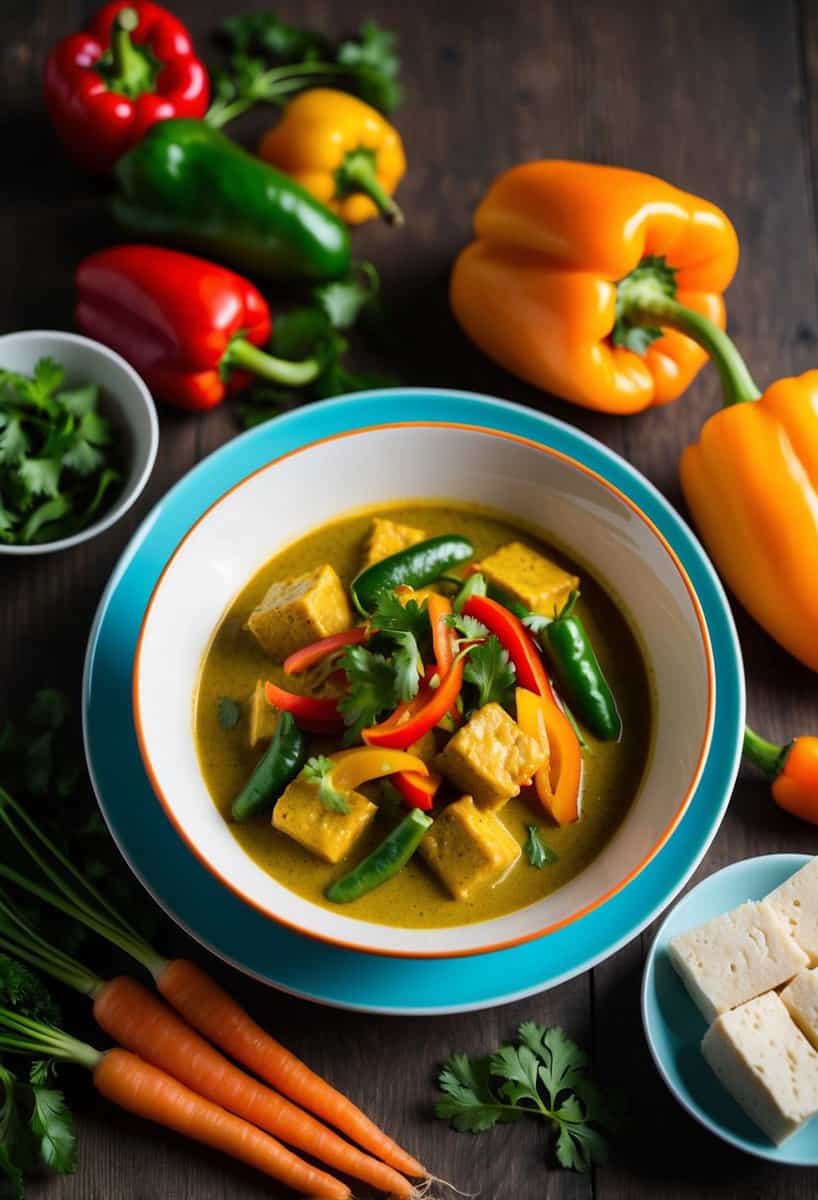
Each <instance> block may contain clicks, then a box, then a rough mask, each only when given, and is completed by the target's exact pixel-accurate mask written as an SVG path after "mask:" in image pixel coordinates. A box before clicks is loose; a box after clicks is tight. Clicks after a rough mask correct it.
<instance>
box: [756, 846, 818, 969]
mask: <svg viewBox="0 0 818 1200" xmlns="http://www.w3.org/2000/svg"><path fill="white" fill-rule="evenodd" d="M766 899H767V903H768V904H770V905H772V907H773V908H774V909H775V911H776V912H777V913H778V915H779V916H780V917H781V918H782V920H783V921H784V923H785V924H786V926H787V928H788V929H789V931H790V933H791V934H792V936H793V937H794V938H795V940H796V942H797V943H798V945H799V946H800V947H801V949H802V950H803V951H804V953H805V954H806V955H807V957H808V958H809V961H810V966H813V967H814V966H816V964H818V858H814V859H813V860H812V862H810V863H807V865H806V866H805V867H802V868H801V870H800V871H796V873H795V874H794V875H792V876H790V878H789V879H788V880H787V881H786V883H782V884H781V886H780V887H777V888H776V889H775V891H774V892H770V894H769V896H767V897H766Z"/></svg>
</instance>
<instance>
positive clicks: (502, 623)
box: [463, 596, 556, 704]
mask: <svg viewBox="0 0 818 1200" xmlns="http://www.w3.org/2000/svg"><path fill="white" fill-rule="evenodd" d="M463 612H464V613H465V614H466V615H467V616H469V617H474V618H475V619H476V620H478V621H480V622H482V624H483V625H485V627H486V629H488V631H489V633H493V634H494V635H495V636H496V637H497V638H498V639H499V641H500V642H501V644H502V646H503V648H504V649H505V650H507V651H508V656H509V658H510V659H511V661H512V663H513V664H514V670H515V671H516V672H517V683H518V684H519V685H520V687H524V688H528V690H529V691H530V692H535V693H536V694H537V695H538V696H549V697H550V698H551V700H553V701H554V703H555V704H556V697H555V695H554V691H553V688H552V687H551V684H550V682H549V680H548V676H547V675H546V673H545V667H544V666H543V662H542V659H541V658H540V655H539V651H538V650H537V647H536V645H535V643H534V639H533V638H532V637H531V635H530V634H529V632H528V630H527V629H526V627H525V625H523V623H522V621H521V620H520V619H519V617H515V615H514V613H513V612H509V610H508V609H507V608H505V607H504V606H503V605H502V604H500V603H499V602H498V601H497V600H492V599H490V597H488V596H469V598H468V600H467V601H466V603H465V604H464V605H463Z"/></svg>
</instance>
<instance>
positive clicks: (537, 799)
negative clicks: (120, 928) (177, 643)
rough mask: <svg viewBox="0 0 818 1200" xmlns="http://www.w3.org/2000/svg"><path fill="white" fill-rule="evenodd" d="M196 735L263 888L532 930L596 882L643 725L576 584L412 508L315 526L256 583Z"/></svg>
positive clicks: (454, 517)
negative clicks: (535, 917) (582, 875)
mask: <svg viewBox="0 0 818 1200" xmlns="http://www.w3.org/2000/svg"><path fill="white" fill-rule="evenodd" d="M580 549H581V548H580ZM225 698H231V699H232V700H233V701H235V702H236V703H237V705H239V706H240V708H239V709H238V710H237V711H240V712H241V713H242V714H243V719H242V720H240V721H236V722H233V723H232V724H231V723H229V722H225V721H224V719H223V716H224V712H225ZM569 704H570V706H571V709H570V710H569V709H568V707H567V706H568V705H569ZM219 713H221V715H222V719H221V721H220V720H219ZM196 727H197V740H198V746H199V754H200V759H201V762H202V767H203V771H204V774H205V778H206V781H207V783H208V786H209V788H210V791H211V794H212V795H213V797H214V800H215V802H216V804H217V805H218V807H219V809H220V810H221V811H222V812H223V813H224V814H225V816H226V818H227V819H229V820H230V821H231V829H232V830H233V832H234V835H235V836H236V837H237V839H238V840H239V841H240V843H241V844H242V845H243V846H244V847H245V849H246V850H247V851H248V853H250V854H251V855H252V856H253V857H254V858H255V859H256V860H257V861H258V862H259V863H260V864H261V865H262V866H263V867H264V868H265V869H266V870H267V871H269V872H270V874H272V875H273V876H274V877H275V878H276V879H278V880H279V881H280V882H281V883H283V884H284V885H285V886H287V887H289V888H291V889H293V890H294V891H297V892H298V893H299V894H301V895H303V896H306V897H308V898H309V899H311V900H312V901H314V902H315V903H319V904H322V905H324V906H326V907H335V906H337V905H344V906H345V909H346V910H347V911H349V912H350V913H351V914H352V915H353V916H359V917H362V918H364V919H367V920H375V921H380V922H383V923H387V924H394V925H402V926H412V927H425V926H429V927H431V926H439V925H454V924H462V923H464V922H468V921H474V920H484V919H489V918H491V917H495V916H499V915H502V914H503V913H507V912H511V911H514V910H516V909H518V908H521V907H524V906H525V905H527V904H530V903H533V902H535V901H536V900H538V899H541V898H542V897H543V896H545V895H547V894H548V893H549V892H551V891H553V890H555V889H556V888H557V887H560V886H562V885H563V884H564V883H565V882H567V881H568V880H569V879H570V878H572V877H573V876H574V875H576V874H577V873H578V872H579V871H581V870H582V869H583V868H584V867H585V866H586V865H587V864H588V862H590V861H591V859H592V858H593V857H594V856H595V855H596V854H597V853H598V852H599V850H600V849H601V848H602V847H603V846H604V844H605V843H606V842H607V841H608V840H609V838H610V837H611V836H612V834H613V832H614V831H615V829H616V828H617V826H618V824H619V823H620V821H621V820H622V817H623V816H624V814H625V812H626V811H627V808H628V806H629V805H630V803H631V801H632V799H633V797H634V795H635V793H636V790H637V788H638V785H639V781H640V778H641V775H642V772H643V770H644V766H645V762H646V759H647V755H648V752H649V747H650V737H651V702H650V688H649V683H648V677H647V672H646V668H645V665H644V662H643V659H642V656H641V654H640V651H639V648H638V646H637V643H636V640H635V638H634V636H633V634H632V632H631V630H630V628H629V626H628V624H627V621H626V619H625V617H624V616H623V615H622V613H621V612H620V611H619V610H618V609H617V607H616V606H615V604H614V603H613V601H612V599H611V598H610V597H609V596H608V595H607V594H606V593H605V592H603V590H602V589H601V588H600V587H599V585H598V584H597V583H596V582H595V580H594V579H593V578H592V577H591V576H589V575H588V573H587V571H584V570H580V569H578V568H577V567H575V566H574V565H573V564H571V563H569V562H567V561H566V560H565V558H564V556H563V555H561V554H559V553H557V552H556V551H554V550H552V549H551V548H550V547H548V548H547V547H545V546H543V545H542V544H541V543H540V542H539V541H538V539H537V538H536V536H532V534H531V533H530V532H529V531H528V530H526V529H523V528H520V527H518V526H517V525H516V524H515V525H512V524H511V523H510V522H507V521H505V520H503V519H502V518H499V517H497V516H495V515H493V514H489V513H487V512H483V511H482V510H480V509H477V508H474V507H470V506H466V505H462V506H461V505H458V506H447V507H445V508H444V507H443V506H440V505H434V504H431V503H429V504H423V503H413V504H411V505H403V506H393V507H391V508H389V509H381V510H378V511H377V512H374V511H369V512H366V513H356V514H353V515H350V516H348V517H342V518H340V519H339V520H338V521H335V522H332V523H331V524H328V525H326V526H323V527H322V528H320V529H317V530H315V531H313V532H312V533H310V534H308V535H307V536H306V537H304V538H302V539H301V540H300V541H299V542H296V543H294V544H293V545H291V546H289V547H288V548H287V549H285V550H284V551H282V552H281V553H280V554H278V555H277V556H276V557H275V558H274V559H273V560H272V561H271V562H270V563H268V564H267V566H266V567H264V568H263V569H262V570H261V571H260V572H259V574H258V575H257V576H256V577H255V578H254V579H253V580H251V581H250V583H249V584H248V585H247V587H246V588H245V590H244V591H243V592H242V593H241V595H240V596H239V597H238V599H237V600H236V601H235V603H234V604H233V606H232V608H231V609H230V611H229V612H228V614H227V616H226V617H225V619H224V620H223V622H222V624H221V625H220V626H219V628H218V629H217V631H216V633H215V635H214V639H213V642H212V644H211V646H210V648H209V650H208V653H207V655H206V657H205V661H204V665H203V669H202V676H201V680H200V684H199V689H198V695H197V700H196ZM532 831H533V832H532Z"/></svg>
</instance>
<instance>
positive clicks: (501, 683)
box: [463, 634, 516, 708]
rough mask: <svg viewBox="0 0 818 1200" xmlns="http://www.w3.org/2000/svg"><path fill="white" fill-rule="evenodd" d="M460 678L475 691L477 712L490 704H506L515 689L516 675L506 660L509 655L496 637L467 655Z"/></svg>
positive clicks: (492, 637) (491, 637)
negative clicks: (473, 687)
mask: <svg viewBox="0 0 818 1200" xmlns="http://www.w3.org/2000/svg"><path fill="white" fill-rule="evenodd" d="M463 678H464V679H465V681H466V682H467V683H471V684H473V685H474V686H475V687H476V688H477V704H476V705H475V707H476V708H482V707H483V706H484V705H485V704H491V703H496V704H502V705H507V704H508V703H509V698H510V697H509V693H510V691H511V689H512V688H513V686H514V680H515V678H516V672H515V670H514V667H513V665H512V663H511V660H510V659H509V657H508V651H507V650H504V649H503V646H502V643H501V642H500V639H499V638H498V637H496V636H495V634H492V635H491V636H490V637H488V638H486V640H485V641H484V642H480V643H479V644H478V645H476V646H474V647H473V648H472V649H471V650H470V651H469V655H468V658H467V660H466V666H465V669H464V671H463Z"/></svg>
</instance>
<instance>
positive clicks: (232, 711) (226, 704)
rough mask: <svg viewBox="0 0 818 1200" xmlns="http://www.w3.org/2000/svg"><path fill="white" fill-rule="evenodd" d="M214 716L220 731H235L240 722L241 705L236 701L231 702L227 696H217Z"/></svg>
mask: <svg viewBox="0 0 818 1200" xmlns="http://www.w3.org/2000/svg"><path fill="white" fill-rule="evenodd" d="M216 716H217V719H218V722H219V728H220V729H224V730H228V729H235V727H236V726H237V725H238V723H239V721H240V720H241V705H240V704H239V702H238V700H231V698H230V697H229V696H219V701H218V705H217V708H216Z"/></svg>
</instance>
